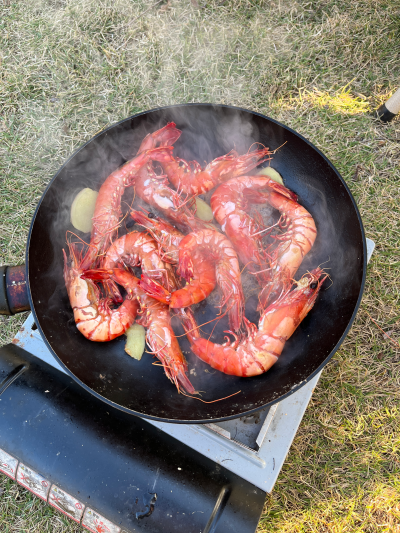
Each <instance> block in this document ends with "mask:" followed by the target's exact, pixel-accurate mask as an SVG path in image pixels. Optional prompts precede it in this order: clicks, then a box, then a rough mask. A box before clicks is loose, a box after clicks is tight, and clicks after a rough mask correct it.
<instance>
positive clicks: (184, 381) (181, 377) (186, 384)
mask: <svg viewBox="0 0 400 533" xmlns="http://www.w3.org/2000/svg"><path fill="white" fill-rule="evenodd" d="M176 382H177V383H178V385H177V389H178V390H179V388H180V387H182V388H183V389H184V391H185V392H187V393H188V394H199V391H197V390H196V389H195V388H194V387H193V385H192V384H191V382H190V380H189V378H188V377H187V375H186V373H185V372H183V371H182V370H179V371H178V374H177V376H176Z"/></svg>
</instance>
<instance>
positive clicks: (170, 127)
mask: <svg viewBox="0 0 400 533" xmlns="http://www.w3.org/2000/svg"><path fill="white" fill-rule="evenodd" d="M181 133H182V132H181V130H178V128H177V127H176V124H175V123H174V122H169V123H168V124H167V125H166V126H164V127H163V128H161V129H159V130H157V131H154V132H153V133H148V134H147V135H146V137H145V138H144V139H143V141H142V143H141V145H140V147H139V150H138V154H140V153H141V152H145V151H146V150H153V149H154V148H159V147H160V146H172V145H173V144H174V142H176V141H177V140H178V139H179V137H180V136H181Z"/></svg>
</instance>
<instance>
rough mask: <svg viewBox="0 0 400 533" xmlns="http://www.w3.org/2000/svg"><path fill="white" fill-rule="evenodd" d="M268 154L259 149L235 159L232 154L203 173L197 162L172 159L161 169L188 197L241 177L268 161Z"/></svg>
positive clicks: (211, 164) (236, 155) (209, 165)
mask: <svg viewBox="0 0 400 533" xmlns="http://www.w3.org/2000/svg"><path fill="white" fill-rule="evenodd" d="M270 153H271V152H270V151H269V149H268V148H262V149H260V150H255V151H253V152H248V153H247V154H244V155H241V156H239V155H238V154H237V152H236V151H235V150H232V151H230V152H229V153H228V154H226V155H223V156H222V157H217V158H216V159H214V161H212V162H211V163H209V164H208V165H207V166H206V167H205V168H204V169H202V168H201V166H200V165H199V163H198V162H197V161H190V162H187V161H185V160H184V159H180V158H179V157H173V158H171V159H170V160H169V161H166V162H162V163H161V165H162V167H163V169H164V171H165V172H166V174H167V176H168V179H169V181H170V182H171V183H172V185H174V187H175V188H176V189H178V190H180V191H183V192H184V193H186V194H187V195H189V196H197V195H199V194H204V193H206V192H207V191H211V189H213V188H214V187H216V186H217V185H218V184H220V183H222V182H224V181H227V180H229V179H231V178H235V177H236V176H241V175H242V174H245V173H246V172H248V171H250V170H252V169H253V168H255V167H256V166H257V165H259V164H261V163H263V162H264V161H267V160H268V159H269V157H268V156H269V155H270Z"/></svg>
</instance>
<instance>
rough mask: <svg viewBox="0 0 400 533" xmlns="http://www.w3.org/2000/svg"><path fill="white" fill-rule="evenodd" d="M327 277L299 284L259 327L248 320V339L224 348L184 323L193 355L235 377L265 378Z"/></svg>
mask: <svg viewBox="0 0 400 533" xmlns="http://www.w3.org/2000/svg"><path fill="white" fill-rule="evenodd" d="M326 278H327V274H326V273H325V272H324V271H323V270H322V269H320V268H315V269H314V270H312V271H311V272H310V273H308V274H305V275H304V276H303V278H302V279H301V280H300V281H298V282H296V283H297V287H296V288H295V289H293V290H292V291H287V292H286V293H285V294H283V295H282V296H281V297H280V298H279V299H278V300H276V301H275V302H273V303H272V304H271V305H270V306H269V307H268V308H267V309H266V310H265V311H264V312H263V313H262V315H261V318H260V321H259V323H258V327H257V326H256V325H255V324H252V323H251V322H249V321H248V320H247V319H246V318H245V319H244V322H245V325H246V329H247V335H246V337H245V338H244V339H239V338H238V337H237V336H236V335H234V338H235V340H234V341H233V342H230V341H229V340H228V339H227V341H226V342H225V343H224V344H214V343H213V342H210V341H208V340H206V339H204V338H202V337H201V336H200V334H199V332H198V327H197V325H196V323H195V322H194V320H193V318H192V317H185V318H184V319H183V322H182V323H183V327H184V329H185V331H186V335H187V337H188V339H189V341H190V344H191V348H192V351H193V352H194V353H195V354H196V355H197V356H198V357H199V358H200V359H202V360H203V361H204V362H206V363H208V364H209V365H211V366H212V367H213V368H215V369H216V370H220V371H221V372H224V373H225V374H231V375H234V376H241V377H250V376H257V375H258V374H263V373H264V372H266V371H267V370H269V369H270V368H271V366H272V365H274V364H275V363H276V361H277V360H278V357H279V356H280V355H281V353H282V350H283V348H284V346H285V342H286V341H287V340H288V339H289V337H291V335H292V334H293V333H294V331H295V330H296V328H297V327H298V325H299V324H300V322H301V321H302V320H303V319H304V318H305V317H306V315H307V314H308V313H309V311H310V310H311V309H312V307H313V305H314V303H315V300H316V298H317V296H318V293H319V291H320V289H321V286H322V284H323V282H324V281H325V279H326Z"/></svg>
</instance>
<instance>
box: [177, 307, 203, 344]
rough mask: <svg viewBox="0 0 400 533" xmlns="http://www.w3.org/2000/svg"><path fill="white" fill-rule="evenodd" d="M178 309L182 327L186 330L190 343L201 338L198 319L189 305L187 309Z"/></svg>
mask: <svg viewBox="0 0 400 533" xmlns="http://www.w3.org/2000/svg"><path fill="white" fill-rule="evenodd" d="M177 311H178V316H179V318H180V321H181V324H182V327H183V329H184V330H185V333H186V337H187V338H188V340H189V342H190V344H192V343H193V342H194V341H195V340H196V339H200V338H201V336H200V332H199V327H198V325H197V322H196V319H195V318H194V315H193V313H192V311H191V310H190V308H189V307H188V308H186V309H184V308H181V309H177Z"/></svg>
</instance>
